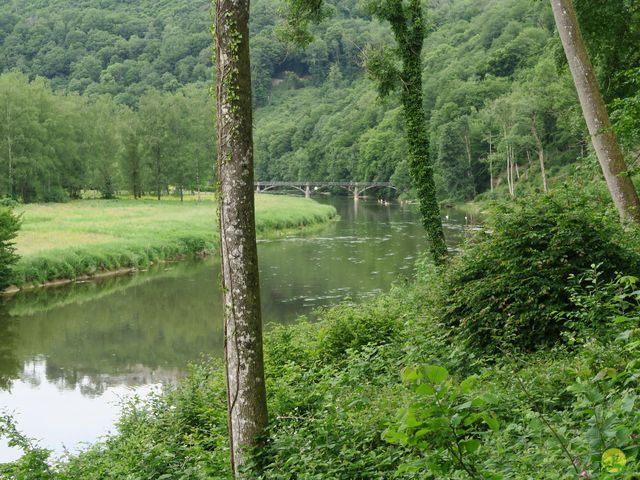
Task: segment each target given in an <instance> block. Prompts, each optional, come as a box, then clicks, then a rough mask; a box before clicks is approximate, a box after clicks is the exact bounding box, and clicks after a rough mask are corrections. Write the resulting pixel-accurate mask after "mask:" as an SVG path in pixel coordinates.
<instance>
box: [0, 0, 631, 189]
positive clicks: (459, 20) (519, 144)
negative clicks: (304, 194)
mask: <svg viewBox="0 0 640 480" xmlns="http://www.w3.org/2000/svg"><path fill="white" fill-rule="evenodd" d="M430 3H431V8H430V10H429V12H430V21H431V33H430V35H429V37H428V38H427V42H426V47H425V49H424V51H423V64H424V79H425V92H424V95H425V103H426V107H427V110H428V112H429V113H430V117H431V120H430V125H429V128H430V139H431V153H432V158H433V159H434V161H435V163H436V166H437V183H438V187H439V193H440V197H441V198H442V199H451V200H468V199H471V198H473V197H474V196H475V195H477V194H479V193H482V192H485V191H490V190H493V189H494V187H497V188H499V189H500V191H501V192H508V193H510V194H511V195H517V194H518V193H519V192H520V191H522V190H523V189H525V188H527V189H530V188H539V189H542V188H544V183H543V178H542V176H541V167H542V166H544V167H545V169H546V176H547V177H548V182H550V183H553V182H554V180H555V178H556V176H557V174H558V171H559V170H561V168H562V167H563V166H564V165H567V164H569V163H571V162H573V161H575V160H576V158H578V157H581V156H584V155H587V154H588V146H587V142H586V141H585V140H586V130H585V128H584V126H583V121H582V119H581V116H580V114H579V111H578V105H577V101H576V97H575V93H574V90H573V86H572V84H571V80H570V77H569V75H568V72H567V70H566V67H565V65H564V63H565V62H564V57H563V54H562V50H561V48H560V46H559V42H558V40H557V39H556V37H555V35H554V23H553V17H552V14H551V10H550V8H549V5H548V2H531V1H529V0H432V1H431V2H430ZM611 3H616V4H620V5H616V6H615V8H614V7H613V6H611V5H610V4H611ZM601 4H602V2H598V1H596V0H580V1H577V2H576V6H577V7H578V9H579V12H580V13H581V20H582V21H583V26H584V28H585V34H586V37H587V40H588V41H589V44H590V48H591V53H592V56H593V57H594V59H595V63H596V65H597V67H598V71H599V74H600V79H601V82H602V84H603V86H604V90H605V94H606V98H607V100H608V101H609V102H610V103H611V105H612V107H613V108H614V117H615V118H616V119H617V121H618V126H619V128H620V129H621V133H622V136H623V139H624V141H625V144H626V146H627V148H628V151H629V152H632V151H633V147H634V145H635V144H637V142H638V138H637V137H638V134H637V133H636V132H637V131H638V128H637V127H638V125H637V120H636V119H637V118H638V115H637V113H638V110H639V107H638V105H639V104H640V100H639V98H638V93H637V91H638V88H637V84H638V76H639V75H638V72H640V70H639V69H638V66H639V57H640V54H638V51H637V48H635V47H634V46H635V45H637V44H638V42H639V41H640V38H639V37H640V28H639V27H638V24H639V23H640V22H639V21H638V18H639V17H640V13H639V9H638V7H637V5H636V4H635V2H632V1H629V0H620V1H618V2H608V3H606V5H601ZM252 8H253V11H252V18H251V28H252V39H251V41H252V69H253V84H254V104H255V106H256V108H257V111H256V121H255V126H256V134H255V139H256V155H257V159H256V164H257V166H256V169H257V177H258V178H259V179H261V180H269V179H278V180H307V179H308V180H317V179H328V180H389V179H391V180H392V181H393V182H394V183H396V184H397V185H398V186H400V187H403V188H404V187H406V186H408V182H409V180H408V172H407V164H406V145H405V140H404V138H403V135H402V129H403V126H402V121H401V117H400V115H399V108H398V105H399V103H398V101H397V99H396V98H393V97H392V98H390V99H387V100H386V101H385V102H384V103H382V102H380V101H379V100H378V99H377V94H376V91H375V88H374V85H373V83H372V82H370V81H369V80H368V79H367V77H366V73H365V71H364V67H363V62H364V57H365V56H366V54H367V52H368V51H370V49H371V48H380V47H382V46H384V45H388V44H390V39H391V35H390V32H389V30H388V28H387V27H386V26H384V25H382V24H380V23H379V22H377V21H374V20H372V19H371V18H370V17H369V16H368V15H367V14H366V13H365V12H364V10H362V8H360V7H359V5H358V2H357V1H355V0H345V1H335V2H333V6H332V8H331V9H332V16H331V17H330V18H328V19H327V20H325V21H324V22H323V23H322V24H321V25H319V26H317V27H314V40H313V41H312V43H311V44H310V45H309V46H308V48H306V49H305V50H304V51H302V50H300V49H297V48H294V47H292V46H290V45H289V44H288V43H287V42H285V41H284V40H283V35H282V30H283V29H282V28H281V26H282V25H281V22H282V21H281V19H280V14H279V10H280V8H281V4H280V2H279V1H278V0H257V1H256V2H254V3H253V7H252ZM620 16H623V17H624V18H626V19H628V20H629V21H626V22H616V20H617V19H618V20H619V17H620ZM602 25H619V26H618V27H616V29H615V30H614V29H603V28H602ZM209 29H210V13H209V4H208V2H206V1H200V0H199V1H197V2H187V1H185V0H181V1H169V0H144V1H140V2H127V1H118V0H100V1H99V0H84V1H77V2H66V1H62V0H56V1H48V2H45V1H31V0H30V1H26V0H10V1H8V2H6V3H4V4H3V5H1V6H0V71H2V72H4V73H3V75H2V76H1V77H0V85H1V87H0V110H1V111H0V118H2V120H1V121H0V130H1V135H0V168H1V169H2V171H3V175H2V176H1V178H2V180H0V195H9V196H13V197H15V198H17V199H20V200H22V201H27V202H28V201H35V200H63V199H65V198H69V197H71V198H73V197H77V196H78V195H80V192H81V191H83V190H87V189H92V190H98V191H99V192H101V193H102V195H103V196H105V197H111V196H114V195H115V194H116V192H118V191H123V190H125V191H129V192H131V193H132V194H134V195H135V196H137V195H141V194H142V193H152V194H154V195H158V196H160V195H162V194H165V193H167V192H170V191H171V192H173V191H175V192H181V191H183V190H185V189H191V190H195V189H198V188H207V187H210V186H212V184H213V168H212V163H213V162H212V159H213V158H214V152H213V134H212V129H210V128H209V126H210V119H209V115H210V112H211V105H210V104H208V103H207V101H206V100H205V98H206V95H207V91H208V89H209V85H210V84H211V72H212V67H211V35H210V31H209ZM18 72H20V73H18ZM44 79H46V80H44ZM29 82H31V83H29ZM634 112H635V113H634Z"/></svg>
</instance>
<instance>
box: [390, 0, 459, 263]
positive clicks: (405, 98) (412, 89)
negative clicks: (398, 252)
mask: <svg viewBox="0 0 640 480" xmlns="http://www.w3.org/2000/svg"><path fill="white" fill-rule="evenodd" d="M397 3H398V7H397V8H396V11H397V13H398V15H394V16H391V17H390V18H389V22H390V23H391V28H392V30H393V32H394V36H395V38H396V41H397V42H398V44H399V46H400V56H401V58H402V72H401V74H400V77H401V80H402V87H401V88H402V93H401V96H400V98H401V102H402V108H403V111H404V121H405V128H406V132H407V133H406V135H407V142H408V144H409V170H410V173H411V177H412V180H413V187H414V188H415V189H416V192H417V193H418V199H419V200H420V213H421V214H422V222H423V224H424V227H425V230H426V231H427V235H428V237H429V241H430V242H429V243H430V248H431V254H432V256H433V258H434V261H435V262H436V263H438V264H440V263H443V262H444V261H445V259H446V257H447V245H446V243H445V240H444V231H443V228H442V218H441V215H440V206H439V205H438V199H437V197H436V185H435V181H434V179H433V162H432V161H431V158H430V156H429V135H428V133H427V116H426V113H425V111H424V107H423V103H422V60H421V57H420V55H421V52H422V46H423V44H424V36H425V30H424V13H423V11H422V3H421V2H420V0H410V1H409V5H408V7H407V8H406V10H405V12H406V13H405V15H400V14H399V12H402V11H403V9H404V8H403V5H402V3H401V2H397Z"/></svg>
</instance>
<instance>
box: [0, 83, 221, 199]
mask: <svg viewBox="0 0 640 480" xmlns="http://www.w3.org/2000/svg"><path fill="white" fill-rule="evenodd" d="M211 112H212V106H211V100H210V98H209V95H208V92H207V91H206V90H203V89H200V88H196V87H194V86H186V87H183V88H181V89H180V90H178V91H177V92H175V93H171V92H159V91H156V90H151V91H149V92H148V93H146V94H145V95H143V96H142V97H141V98H140V101H139V104H138V108H137V109H136V110H133V109H131V108H129V107H128V106H126V105H122V104H118V103H117V102H116V101H115V100H114V98H113V97H111V96H108V95H101V96H92V97H88V96H80V95H77V94H63V93H56V92H54V91H53V90H52V89H51V85H50V83H49V82H48V81H47V80H45V79H43V78H37V79H35V80H33V81H29V80H28V78H27V77H26V76H25V75H24V74H22V73H19V72H16V71H12V72H9V73H5V74H2V75H0V171H2V175H0V197H2V196H6V197H11V198H13V199H15V200H19V201H22V202H25V203H27V202H35V201H65V200H68V199H75V198H80V197H81V195H82V192H83V191H87V190H92V191H97V192H98V193H99V194H100V195H101V196H102V197H103V198H113V197H114V196H115V195H116V192H118V191H122V190H126V191H128V192H130V194H131V195H133V196H134V197H135V198H138V197H141V196H142V195H144V194H153V195H155V196H156V197H157V198H158V199H159V198H161V196H162V195H166V194H168V193H170V192H176V193H178V194H182V192H184V191H186V190H190V191H198V190H202V189H207V188H211V187H212V185H213V178H214V174H213V173H214V172H213V163H214V159H215V153H214V150H215V148H214V139H213V135H212V134H211V128H212V126H211V125H212V120H211Z"/></svg>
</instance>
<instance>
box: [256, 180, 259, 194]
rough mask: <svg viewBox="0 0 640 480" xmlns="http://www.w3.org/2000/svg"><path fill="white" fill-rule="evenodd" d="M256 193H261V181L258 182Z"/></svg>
mask: <svg viewBox="0 0 640 480" xmlns="http://www.w3.org/2000/svg"><path fill="white" fill-rule="evenodd" d="M256 193H260V182H258V183H256Z"/></svg>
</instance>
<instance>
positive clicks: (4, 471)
mask: <svg viewBox="0 0 640 480" xmlns="http://www.w3.org/2000/svg"><path fill="white" fill-rule="evenodd" d="M0 438H3V439H6V441H7V444H8V445H9V447H14V448H19V449H21V450H22V451H23V453H24V454H23V455H22V457H20V459H19V460H18V461H16V462H13V463H8V464H2V463H0V478H11V479H15V480H52V478H53V472H52V470H51V467H50V466H49V464H48V463H47V461H48V460H49V455H50V454H51V452H50V451H49V450H46V449H44V448H40V447H38V445H37V444H36V443H35V442H34V440H33V439H30V438H27V437H26V436H25V435H23V434H22V433H20V432H19V430H18V428H17V426H16V422H15V420H14V419H13V418H12V417H11V416H9V415H6V414H4V415H0Z"/></svg>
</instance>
